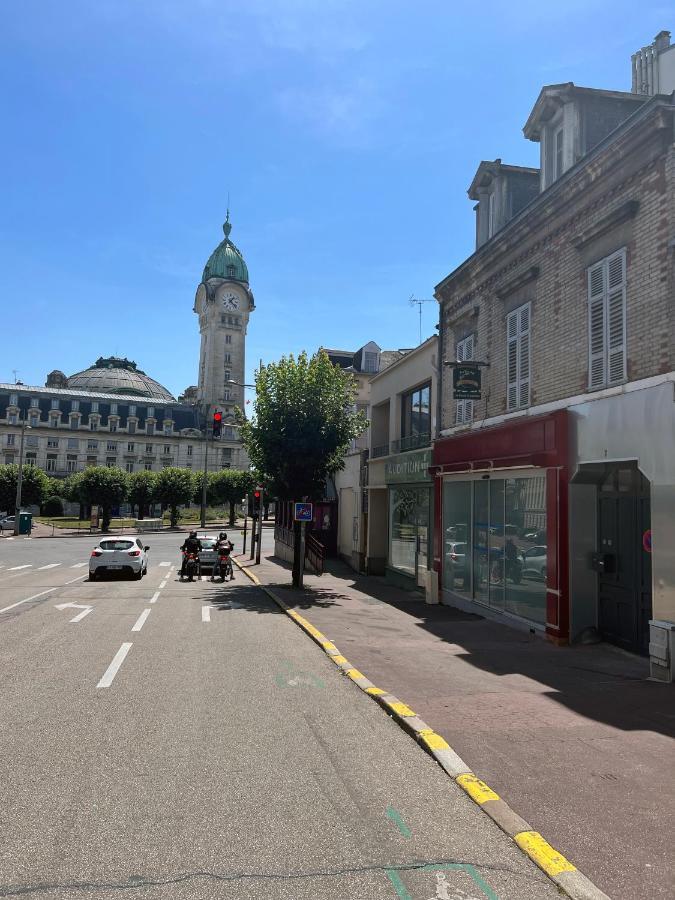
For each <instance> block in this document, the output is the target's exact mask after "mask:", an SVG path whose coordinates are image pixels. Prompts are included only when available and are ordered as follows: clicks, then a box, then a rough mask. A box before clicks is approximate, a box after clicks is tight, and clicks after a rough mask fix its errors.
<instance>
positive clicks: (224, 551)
mask: <svg viewBox="0 0 675 900" xmlns="http://www.w3.org/2000/svg"><path fill="white" fill-rule="evenodd" d="M231 552H232V548H230V547H219V548H218V558H217V560H216V563H215V565H214V566H213V572H212V573H211V581H215V579H216V577H217V576H220V580H221V582H223V581H225V579H226V577H228V576H229V578H230V580H232V579H233V578H234V569H233V568H232V559H231V557H230V554H231Z"/></svg>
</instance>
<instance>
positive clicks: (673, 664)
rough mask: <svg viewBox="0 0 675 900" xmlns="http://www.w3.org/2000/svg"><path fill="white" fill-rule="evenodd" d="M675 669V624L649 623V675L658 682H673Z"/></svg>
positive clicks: (654, 620)
mask: <svg viewBox="0 0 675 900" xmlns="http://www.w3.org/2000/svg"><path fill="white" fill-rule="evenodd" d="M674 669H675V623H674V622H664V621H661V620H659V619H650V621H649V670H650V671H649V673H650V677H651V678H653V679H655V680H656V681H668V682H672V681H673V676H674V674H675V673H674Z"/></svg>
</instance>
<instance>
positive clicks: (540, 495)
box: [504, 475, 547, 625]
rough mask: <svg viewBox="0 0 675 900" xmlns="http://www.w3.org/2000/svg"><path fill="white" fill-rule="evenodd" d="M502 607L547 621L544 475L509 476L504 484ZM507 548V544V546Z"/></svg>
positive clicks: (511, 611)
mask: <svg viewBox="0 0 675 900" xmlns="http://www.w3.org/2000/svg"><path fill="white" fill-rule="evenodd" d="M504 499H505V517H506V524H505V526H504V529H505V532H508V533H507V534H506V540H507V541H509V542H510V544H509V546H511V545H513V547H515V552H513V551H512V552H510V553H509V552H505V556H506V559H507V560H508V559H511V562H507V563H506V578H505V584H504V593H505V608H506V610H507V611H508V612H510V613H514V614H515V615H517V616H522V617H523V618H525V619H530V620H531V621H533V622H538V623H540V624H542V625H543V624H544V623H545V621H546V554H547V542H546V477H545V476H544V475H538V476H536V477H534V478H509V479H507V480H506V481H505V484H504ZM506 551H508V548H506Z"/></svg>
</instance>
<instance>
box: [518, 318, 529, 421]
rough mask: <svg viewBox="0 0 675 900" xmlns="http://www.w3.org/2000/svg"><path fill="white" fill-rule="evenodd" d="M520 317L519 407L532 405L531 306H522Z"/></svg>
mask: <svg viewBox="0 0 675 900" xmlns="http://www.w3.org/2000/svg"><path fill="white" fill-rule="evenodd" d="M519 313H520V315H519V317H518V331H519V336H518V343H519V346H518V406H519V407H520V408H521V409H522V408H523V407H525V406H529V405H530V304H529V303H527V304H526V305H525V306H521V308H520V310H519Z"/></svg>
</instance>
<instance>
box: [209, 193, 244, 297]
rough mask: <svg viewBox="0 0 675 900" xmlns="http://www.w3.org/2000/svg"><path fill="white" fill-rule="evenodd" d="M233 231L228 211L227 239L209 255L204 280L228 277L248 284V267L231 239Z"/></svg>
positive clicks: (225, 225)
mask: <svg viewBox="0 0 675 900" xmlns="http://www.w3.org/2000/svg"><path fill="white" fill-rule="evenodd" d="M231 231H232V225H231V224H230V213H229V211H228V213H227V219H226V220H225V224H224V225H223V232H224V233H225V239H224V240H223V241H221V242H220V244H218V246H217V247H216V249H215V250H214V251H213V253H212V254H211V256H209V261H208V262H207V264H206V265H205V266H204V272H203V274H202V281H208V279H209V278H228V279H230V280H231V281H243V282H244V284H248V269H247V268H246V263H245V262H244V257H243V256H242V255H241V251H240V250H239V248H238V247H236V246H235V245H234V244H233V243H232V241H231V240H230V232H231Z"/></svg>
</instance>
